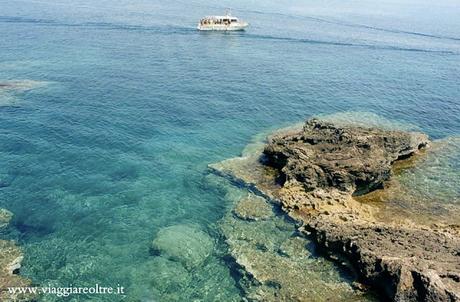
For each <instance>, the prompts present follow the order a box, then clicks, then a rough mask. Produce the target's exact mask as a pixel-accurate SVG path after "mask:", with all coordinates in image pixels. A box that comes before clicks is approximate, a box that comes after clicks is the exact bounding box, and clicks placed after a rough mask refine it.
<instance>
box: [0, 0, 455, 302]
mask: <svg viewBox="0 0 460 302" xmlns="http://www.w3.org/2000/svg"><path fill="white" fill-rule="evenodd" d="M93 2H94V1H88V0H86V1H85V0H77V1H61V2H59V3H54V1H32V0H31V1H22V0H19V1H14V3H12V2H11V1H8V0H0V34H1V39H0V83H9V84H10V85H9V86H8V87H7V88H5V87H2V86H0V158H1V164H0V180H1V188H0V207H3V208H7V209H9V210H10V211H12V212H13V213H14V214H15V217H14V220H13V222H12V225H11V227H10V229H9V231H8V234H7V236H8V237H9V238H13V239H16V240H17V241H18V242H19V244H20V245H21V246H22V248H23V250H24V254H25V260H24V262H23V268H22V270H21V273H22V274H23V275H25V276H28V277H30V278H31V279H32V280H33V281H34V283H36V284H45V285H48V284H51V285H55V286H68V285H69V284H73V285H80V286H83V285H88V286H91V285H94V284H95V283H99V284H102V285H106V286H116V285H117V284H120V285H122V286H124V287H126V289H127V295H126V297H117V299H118V298H120V299H125V300H126V301H139V300H142V301H151V300H153V299H155V300H158V301H169V300H192V299H196V300H204V301H213V300H219V301H221V300H234V301H238V300H239V299H240V295H241V291H240V289H239V288H238V287H237V285H236V283H235V280H234V278H233V276H232V272H231V271H230V268H229V266H228V265H227V263H226V261H225V259H224V258H225V257H224V256H223V255H225V253H226V251H225V249H226V247H225V245H224V244H223V243H222V239H221V236H220V234H219V232H218V230H217V228H216V224H217V223H218V221H219V220H220V219H221V218H222V217H223V216H224V214H225V213H226V211H227V207H228V202H229V201H228V200H227V199H226V198H225V195H224V194H222V192H221V191H219V190H218V189H216V187H215V186H213V185H211V184H210V183H209V181H207V180H206V179H207V174H208V171H207V169H206V167H207V164H209V163H212V162H217V161H220V160H223V159H225V158H229V157H234V156H237V155H238V154H239V153H240V152H241V150H242V149H243V148H244V146H245V145H246V144H247V143H248V142H250V141H251V138H252V137H254V136H255V135H257V134H258V133H261V132H264V131H267V130H269V129H275V128H278V127H281V126H286V125H289V124H292V123H295V122H299V121H301V120H303V119H304V118H306V117H309V116H312V115H316V114H329V113H337V112H347V111H360V112H363V111H364V112H371V113H375V114H378V115H379V116H382V117H385V118H388V119H391V120H394V121H396V122H399V123H403V124H410V125H415V127H417V128H418V129H420V130H422V131H425V132H427V133H428V134H429V135H431V136H432V137H433V138H443V137H446V136H456V135H459V134H460V99H459V98H460V23H459V22H458V15H460V7H459V6H458V3H455V2H456V1H449V0H443V1H440V2H439V3H436V5H435V6H433V5H434V4H431V2H430V1H412V0H411V1H403V3H396V2H393V1H389V0H385V1H383V3H379V4H375V3H373V2H374V1H364V0H357V1H353V2H347V3H342V1H326V2H324V1H313V2H312V3H308V4H306V3H303V2H301V1H289V2H288V1H281V2H280V1H277V2H275V1H272V2H270V1H269V2H267V1H258V0H256V1H251V2H249V3H246V1H236V2H229V1H224V2H222V3H220V4H216V3H214V2H211V1H205V0H203V1H198V2H195V3H188V2H185V1H174V0H173V1H168V2H167V3H160V2H159V1H142V0H135V1H100V2H98V3H93ZM226 7H232V8H233V13H234V14H235V15H237V16H240V17H242V18H244V19H246V20H248V21H249V22H250V23H251V27H250V29H249V30H248V31H247V32H242V33H200V32H197V31H195V29H194V28H195V23H196V21H197V20H199V18H200V17H202V16H203V15H207V14H218V13H221V12H222V11H224V10H225V8H226ZM455 160H456V159H455V158H454V159H452V161H455ZM456 167H458V164H457V165H456ZM453 174H455V173H453ZM454 190H455V186H454ZM457 191H458V187H457ZM176 224H193V225H198V226H200V227H201V228H202V229H203V230H205V231H206V233H207V234H209V235H210V236H211V238H212V240H213V241H214V242H215V252H214V253H213V255H212V256H211V258H210V259H209V260H208V262H207V263H206V265H204V266H202V267H200V268H198V269H195V270H194V271H193V272H191V273H181V272H182V271H183V268H181V267H177V268H174V267H171V266H170V265H168V264H167V263H166V264H165V263H164V261H163V262H162V260H161V259H160V260H159V258H158V257H155V256H154V255H152V252H151V250H150V247H151V243H152V240H153V239H154V238H155V235H156V234H157V232H158V231H159V230H160V229H162V228H164V227H167V226H172V225H176ZM181 278H182V279H181ZM43 299H44V300H47V301H48V300H49V301H51V300H53V299H56V298H55V297H53V296H46V297H45V298H43ZM84 299H85V298H81V301H85V300H84ZM91 299H92V300H101V301H102V300H103V301H115V300H114V299H115V298H114V297H107V296H106V297H103V296H98V297H96V298H95V297H92V298H91Z"/></svg>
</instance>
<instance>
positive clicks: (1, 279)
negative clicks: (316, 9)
mask: <svg viewBox="0 0 460 302" xmlns="http://www.w3.org/2000/svg"><path fill="white" fill-rule="evenodd" d="M12 217H13V214H12V213H11V212H10V211H8V210H5V209H0V230H2V229H4V228H6V227H7V226H8V224H9V222H10V220H11V218H12ZM22 259H23V256H22V252H21V249H20V248H19V247H18V246H17V245H16V244H15V243H14V242H13V241H10V240H1V239H0V301H32V300H33V299H34V296H33V295H31V294H30V293H10V292H9V291H8V288H10V287H26V286H30V284H31V282H30V280H28V279H26V278H24V277H21V276H19V275H18V272H19V269H20V268H21V262H22Z"/></svg>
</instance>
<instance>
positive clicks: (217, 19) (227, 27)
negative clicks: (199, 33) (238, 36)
mask: <svg viewBox="0 0 460 302" xmlns="http://www.w3.org/2000/svg"><path fill="white" fill-rule="evenodd" d="M248 25H249V24H248V23H247V22H244V21H242V20H239V19H238V18H236V17H233V16H231V15H230V13H227V14H226V15H225V16H208V17H204V18H203V19H201V20H200V22H199V23H198V26H197V28H198V30H224V31H233V30H244V29H245V28H246V27H248Z"/></svg>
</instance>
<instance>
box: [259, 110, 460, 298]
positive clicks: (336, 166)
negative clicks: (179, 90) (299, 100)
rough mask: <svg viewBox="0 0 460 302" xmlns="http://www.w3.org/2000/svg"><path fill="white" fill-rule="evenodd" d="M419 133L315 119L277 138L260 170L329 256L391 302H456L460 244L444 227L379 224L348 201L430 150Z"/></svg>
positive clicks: (371, 210) (369, 211) (365, 208)
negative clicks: (274, 174)
mask: <svg viewBox="0 0 460 302" xmlns="http://www.w3.org/2000/svg"><path fill="white" fill-rule="evenodd" d="M428 143H429V141H428V137H427V136H426V135H424V134H421V133H413V132H401V131H385V130H381V129H375V128H363V127H338V126H335V125H334V124H332V123H328V122H324V121H320V120H317V119H313V120H310V121H307V122H306V124H305V126H304V128H303V129H302V130H301V131H299V132H297V133H289V134H285V135H276V136H274V137H272V138H270V140H269V143H268V145H267V146H266V147H265V149H264V154H265V163H266V164H267V165H269V166H272V167H275V168H276V169H277V170H278V171H279V173H280V175H279V176H280V177H278V181H280V183H281V187H280V188H279V189H277V190H276V192H275V193H273V192H271V193H270V195H271V196H276V198H277V199H278V201H279V202H280V204H281V205H282V208H283V209H284V210H285V211H286V212H287V213H288V214H289V215H290V216H292V217H294V218H296V219H298V220H300V221H302V222H303V226H302V227H301V231H303V232H304V233H306V234H308V235H310V236H311V237H312V238H314V239H315V240H316V242H318V243H319V245H320V246H322V247H323V248H324V250H325V251H327V252H332V253H334V254H341V255H345V256H346V257H347V258H348V259H349V260H350V262H351V263H352V264H353V265H354V267H355V268H356V269H357V271H358V273H359V274H360V276H361V279H362V281H363V282H364V283H368V284H370V285H372V286H373V287H374V288H376V289H377V290H378V291H380V293H381V294H382V296H383V297H386V299H387V298H389V299H391V300H393V301H460V237H459V234H458V229H456V228H455V227H452V228H451V227H449V226H440V227H427V226H422V225H417V224H416V223H414V222H412V221H404V220H401V219H398V220H396V219H395V220H394V221H392V220H390V221H388V220H387V221H382V220H379V219H378V218H376V215H375V213H376V211H377V209H376V208H375V207H373V206H371V205H369V204H366V203H362V202H359V201H357V200H356V199H354V198H353V196H354V195H362V194H365V193H367V192H370V191H372V190H375V189H377V188H381V187H384V185H385V181H387V180H388V179H389V178H390V176H391V171H392V169H391V168H392V164H393V163H394V162H395V161H397V160H401V159H405V158H407V157H410V156H411V155H413V154H414V153H417V152H418V150H419V149H421V148H423V147H426V146H427V145H428Z"/></svg>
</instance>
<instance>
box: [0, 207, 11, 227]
mask: <svg viewBox="0 0 460 302" xmlns="http://www.w3.org/2000/svg"><path fill="white" fill-rule="evenodd" d="M11 218H13V213H11V212H10V211H8V210H6V209H0V230H1V229H3V228H5V227H6V226H8V224H9V223H10V221H11Z"/></svg>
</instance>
